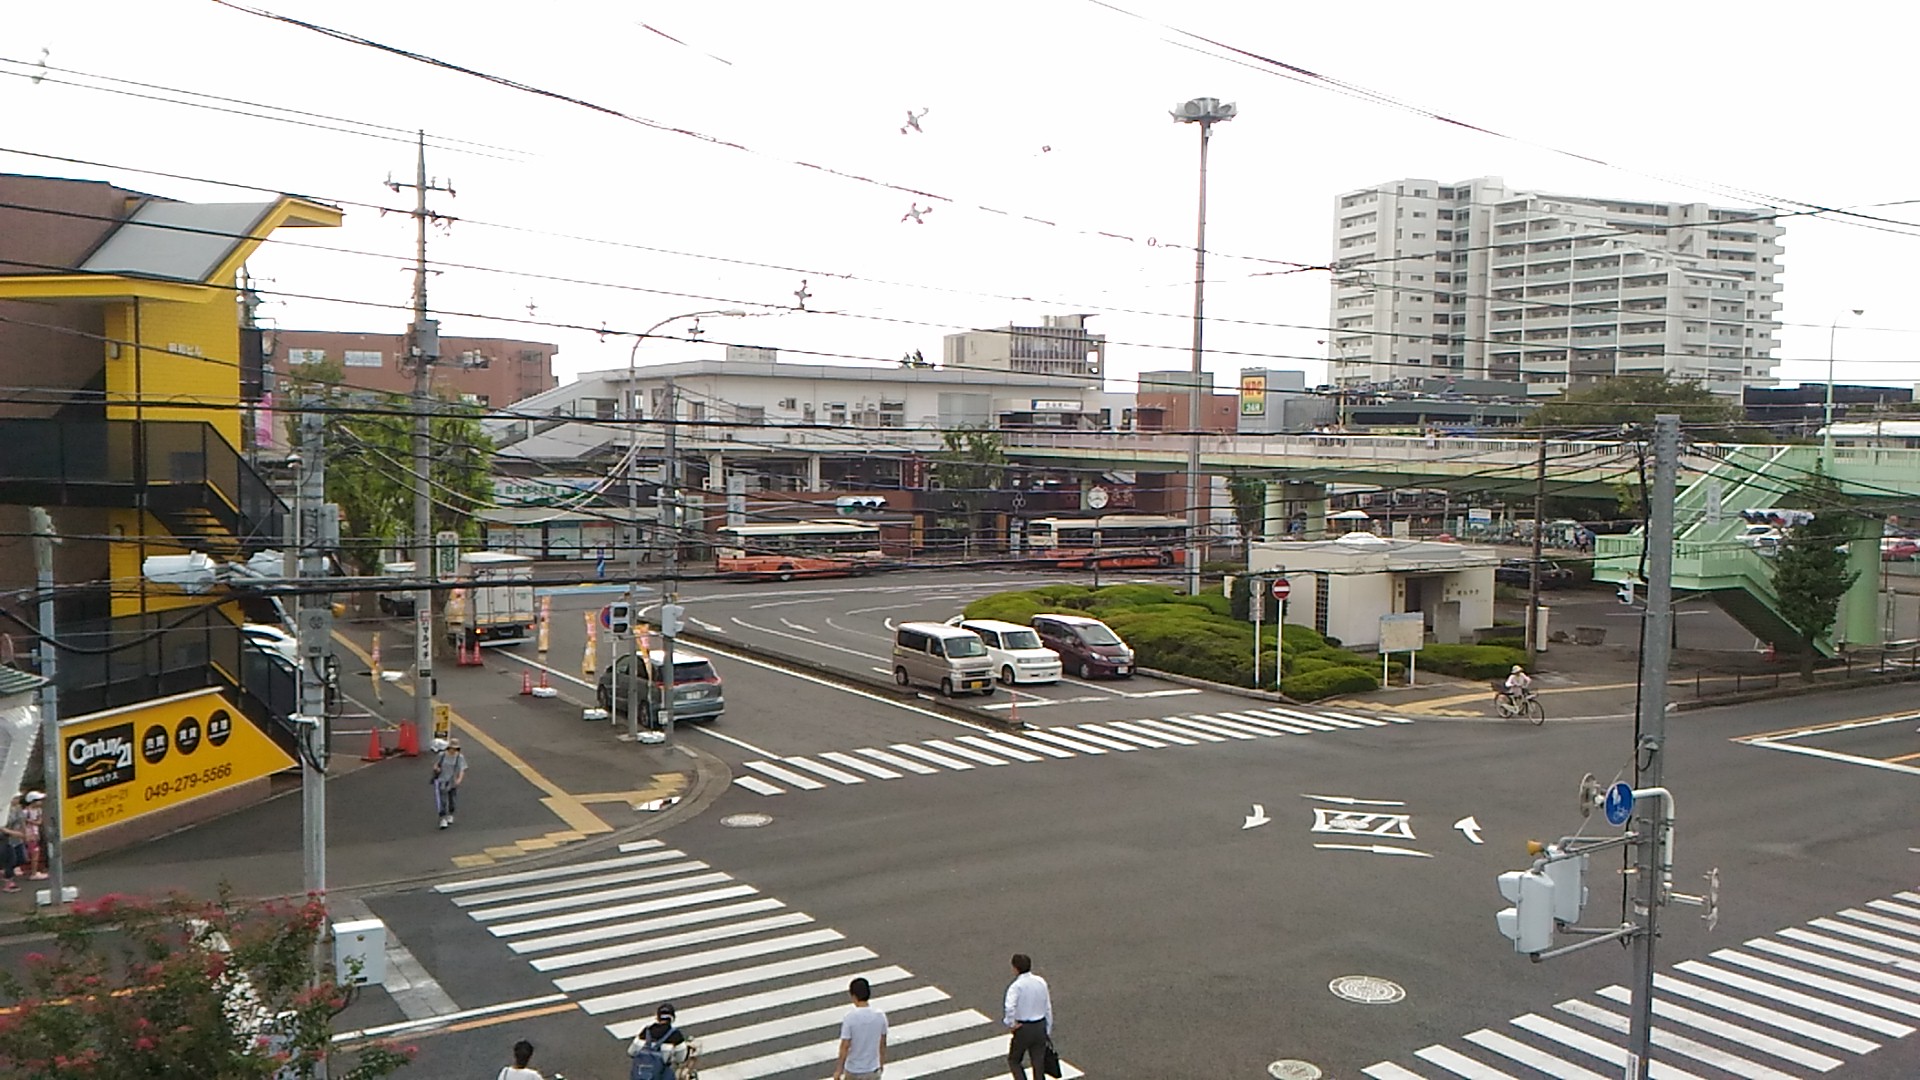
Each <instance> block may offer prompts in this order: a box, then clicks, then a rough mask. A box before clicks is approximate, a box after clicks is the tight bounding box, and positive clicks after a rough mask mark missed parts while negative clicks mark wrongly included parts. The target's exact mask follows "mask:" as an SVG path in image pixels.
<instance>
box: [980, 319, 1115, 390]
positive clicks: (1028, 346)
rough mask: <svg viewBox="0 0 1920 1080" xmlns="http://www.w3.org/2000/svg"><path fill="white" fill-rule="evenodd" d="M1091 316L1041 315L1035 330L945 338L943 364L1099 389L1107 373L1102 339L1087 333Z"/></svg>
mask: <svg viewBox="0 0 1920 1080" xmlns="http://www.w3.org/2000/svg"><path fill="white" fill-rule="evenodd" d="M1090 318H1092V316H1091V315H1044V316H1042V317H1041V319H1040V325H1039V326H1011V325H1009V326H1002V327H1000V328H998V329H995V330H968V331H965V332H964V333H959V334H948V335H947V336H946V348H945V354H944V356H943V357H942V362H943V364H942V366H944V367H945V368H947V369H949V370H960V369H966V370H970V371H1004V372H1008V373H1011V374H1018V375H1036V376H1041V377H1044V378H1049V379H1056V380H1059V381H1060V382H1061V383H1062V384H1063V385H1080V384H1091V385H1094V386H1099V385H1100V383H1101V381H1102V379H1103V377H1104V375H1105V373H1106V350H1107V338H1106V335H1105V334H1095V333H1091V332H1089V331H1088V330H1087V320H1088V319H1090Z"/></svg>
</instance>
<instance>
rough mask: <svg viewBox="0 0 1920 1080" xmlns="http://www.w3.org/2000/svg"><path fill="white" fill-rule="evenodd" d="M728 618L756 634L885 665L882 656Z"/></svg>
mask: <svg viewBox="0 0 1920 1080" xmlns="http://www.w3.org/2000/svg"><path fill="white" fill-rule="evenodd" d="M730 618H731V621H732V622H733V624H734V625H735V626H739V627H744V628H746V629H748V630H752V631H755V632H757V633H761V634H772V635H773V636H774V637H783V638H787V639H789V640H791V641H801V642H805V643H806V644H808V645H818V646H819V647H820V648H823V649H832V650H833V651H834V652H843V653H846V654H847V655H849V656H858V657H860V658H861V659H862V660H878V661H880V662H881V663H885V662H886V660H887V658H886V657H884V656H875V655H873V654H872V653H866V652H861V651H860V650H859V649H849V648H847V647H846V646H844V645H835V644H834V643H833V642H831V641H821V640H820V639H819V638H818V637H814V636H809V637H802V636H800V635H799V634H789V633H787V632H786V631H785V630H775V629H774V628H772V627H770V626H755V625H754V624H752V623H750V622H745V621H742V620H741V618H740V617H739V616H738V615H735V616H731V617H730Z"/></svg>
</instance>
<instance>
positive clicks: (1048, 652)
mask: <svg viewBox="0 0 1920 1080" xmlns="http://www.w3.org/2000/svg"><path fill="white" fill-rule="evenodd" d="M947 625H948V626H957V627H959V628H960V629H962V630H971V631H973V632H974V633H976V634H979V635H980V640H981V641H982V642H983V643H985V645H986V646H987V659H989V660H992V661H993V670H994V671H995V672H996V673H997V674H998V675H999V676H1000V684H1001V685H1002V686H1014V685H1016V684H1019V683H1056V682H1059V681H1060V675H1061V665H1060V654H1059V653H1057V652H1054V651H1053V650H1052V649H1049V648H1047V647H1046V646H1045V645H1042V644H1040V635H1039V634H1036V633H1034V631H1033V627H1031V626H1021V625H1020V624H1019V623H1010V622H1002V621H1000V620H999V619H968V618H955V619H950V620H948V622H947Z"/></svg>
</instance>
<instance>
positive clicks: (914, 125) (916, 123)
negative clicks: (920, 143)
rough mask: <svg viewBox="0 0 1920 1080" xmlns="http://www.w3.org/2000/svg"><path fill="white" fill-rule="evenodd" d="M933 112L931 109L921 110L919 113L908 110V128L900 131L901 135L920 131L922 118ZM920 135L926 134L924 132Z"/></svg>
mask: <svg viewBox="0 0 1920 1080" xmlns="http://www.w3.org/2000/svg"><path fill="white" fill-rule="evenodd" d="M932 111H933V110H931V109H921V110H920V111H919V112H914V111H913V110H912V109H908V110H907V126H906V127H903V128H901V129H900V134H902V135H905V134H906V133H907V132H909V131H920V118H921V117H923V116H925V115H927V114H928V113H929V112H932ZM920 133H921V134H922V135H924V134H926V132H924V131H921V132H920Z"/></svg>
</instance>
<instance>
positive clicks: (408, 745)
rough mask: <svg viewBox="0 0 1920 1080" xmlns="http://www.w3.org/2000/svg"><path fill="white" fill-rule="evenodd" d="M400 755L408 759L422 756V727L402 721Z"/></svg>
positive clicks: (408, 721) (409, 721)
mask: <svg viewBox="0 0 1920 1080" xmlns="http://www.w3.org/2000/svg"><path fill="white" fill-rule="evenodd" d="M398 752H399V753H401V754H403V755H405V756H407V757H419V756H420V726H419V725H418V724H415V723H414V722H413V721H411V720H402V721H400V746H399V750H398Z"/></svg>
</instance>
